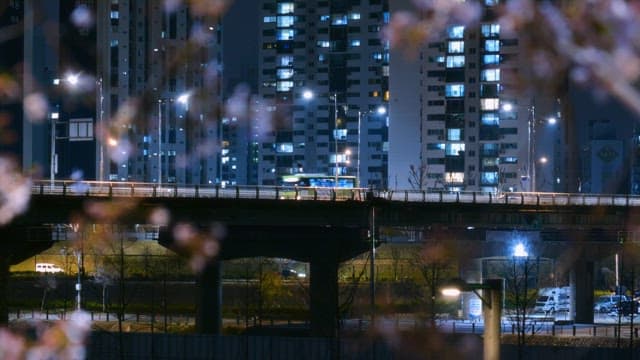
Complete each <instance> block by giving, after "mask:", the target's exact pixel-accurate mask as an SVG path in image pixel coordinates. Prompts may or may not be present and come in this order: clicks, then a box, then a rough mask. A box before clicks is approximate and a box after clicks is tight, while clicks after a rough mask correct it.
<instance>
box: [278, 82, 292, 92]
mask: <svg viewBox="0 0 640 360" xmlns="http://www.w3.org/2000/svg"><path fill="white" fill-rule="evenodd" d="M292 87H293V81H278V83H277V84H276V90H277V91H280V92H284V91H290V90H291V88H292Z"/></svg>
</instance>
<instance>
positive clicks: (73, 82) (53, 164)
mask: <svg viewBox="0 0 640 360" xmlns="http://www.w3.org/2000/svg"><path fill="white" fill-rule="evenodd" d="M60 82H64V83H66V84H67V85H68V86H69V87H70V88H71V89H75V88H77V87H78V84H79V83H80V75H79V74H74V73H67V74H66V75H65V76H64V78H62V79H54V81H53V83H54V84H55V85H59V84H60ZM59 116H60V112H59V111H56V112H55V116H54V115H53V114H52V115H51V130H50V131H51V149H50V152H51V154H50V159H49V162H50V166H49V171H50V174H49V180H50V181H51V187H52V188H53V186H54V183H55V180H56V172H57V168H58V166H57V165H58V157H57V155H56V141H57V140H58V137H57V135H56V125H57V124H58V119H59Z"/></svg>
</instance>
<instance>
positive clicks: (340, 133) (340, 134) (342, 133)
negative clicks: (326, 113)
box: [333, 129, 347, 140]
mask: <svg viewBox="0 0 640 360" xmlns="http://www.w3.org/2000/svg"><path fill="white" fill-rule="evenodd" d="M333 138H334V139H337V140H347V129H334V130H333Z"/></svg>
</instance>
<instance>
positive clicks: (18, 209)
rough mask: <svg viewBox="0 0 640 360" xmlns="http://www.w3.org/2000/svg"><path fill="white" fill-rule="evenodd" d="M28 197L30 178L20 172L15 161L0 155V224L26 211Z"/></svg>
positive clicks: (29, 194)
mask: <svg viewBox="0 0 640 360" xmlns="http://www.w3.org/2000/svg"><path fill="white" fill-rule="evenodd" d="M30 197H31V179H29V178H27V177H25V176H23V175H22V174H21V173H20V170H19V169H18V168H17V166H16V164H15V162H13V161H11V160H10V159H8V158H4V157H0V225H5V224H7V223H9V222H10V221H11V220H12V219H13V218H14V217H16V216H17V215H20V214H22V213H23V212H24V211H26V210H27V208H28V206H29V199H30Z"/></svg>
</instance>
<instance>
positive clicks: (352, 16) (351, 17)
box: [349, 13, 360, 20]
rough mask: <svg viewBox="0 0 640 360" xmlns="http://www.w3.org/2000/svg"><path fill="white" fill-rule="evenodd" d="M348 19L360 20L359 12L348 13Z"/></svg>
mask: <svg viewBox="0 0 640 360" xmlns="http://www.w3.org/2000/svg"><path fill="white" fill-rule="evenodd" d="M349 19H351V20H360V13H351V14H349Z"/></svg>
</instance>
